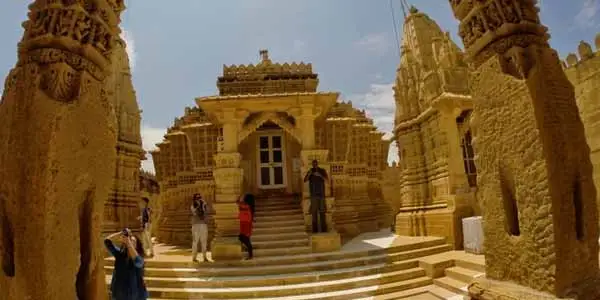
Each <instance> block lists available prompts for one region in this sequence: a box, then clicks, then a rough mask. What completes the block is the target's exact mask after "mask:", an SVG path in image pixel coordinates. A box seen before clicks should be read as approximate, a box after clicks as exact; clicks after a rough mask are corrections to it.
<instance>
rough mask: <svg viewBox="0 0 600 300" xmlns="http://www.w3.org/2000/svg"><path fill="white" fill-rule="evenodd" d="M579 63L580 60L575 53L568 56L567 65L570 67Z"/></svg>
mask: <svg viewBox="0 0 600 300" xmlns="http://www.w3.org/2000/svg"><path fill="white" fill-rule="evenodd" d="M578 62H579V59H578V58H577V55H575V54H574V53H569V55H567V65H568V66H569V67H572V66H574V65H576V64H577V63H578Z"/></svg>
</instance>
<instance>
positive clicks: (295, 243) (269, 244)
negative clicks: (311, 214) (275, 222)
mask: <svg viewBox="0 0 600 300" xmlns="http://www.w3.org/2000/svg"><path fill="white" fill-rule="evenodd" d="M309 243H310V241H309V239H308V236H306V237H304V238H299V239H289V238H287V239H281V240H271V241H256V240H255V239H252V246H253V247H254V249H272V248H289V247H299V246H307V247H308V245H309Z"/></svg>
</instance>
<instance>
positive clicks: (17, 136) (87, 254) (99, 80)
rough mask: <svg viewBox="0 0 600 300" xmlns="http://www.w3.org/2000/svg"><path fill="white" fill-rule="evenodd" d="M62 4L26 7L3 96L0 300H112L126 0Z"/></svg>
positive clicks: (38, 3)
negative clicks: (116, 86)
mask: <svg viewBox="0 0 600 300" xmlns="http://www.w3.org/2000/svg"><path fill="white" fill-rule="evenodd" d="M29 2H31V1H29ZM65 3H67V1H42V0H38V1H35V2H33V3H32V4H31V5H29V14H28V18H29V19H28V20H27V21H26V22H24V23H23V27H24V34H23V38H22V39H21V41H20V42H19V46H18V61H17V64H16V66H15V67H14V68H13V69H12V70H11V71H10V73H9V74H8V76H7V78H6V83H5V88H4V92H3V95H2V99H1V100H0V166H1V167H0V215H1V216H2V217H1V218H0V260H1V261H2V268H0V299H46V300H62V299H107V295H106V285H105V274H104V268H103V257H102V253H103V252H104V251H105V250H104V249H103V248H104V247H103V244H102V235H101V231H102V212H103V209H104V203H105V201H106V199H107V196H108V194H109V191H110V187H111V184H112V180H113V175H114V168H115V157H116V150H115V145H116V142H117V135H116V117H115V112H114V108H113V106H112V103H111V101H110V99H109V98H108V92H107V87H106V85H105V80H106V78H107V77H108V76H110V74H111V73H112V71H111V63H112V58H111V53H112V51H113V50H114V48H115V43H116V40H117V39H118V36H119V22H120V17H119V16H120V14H121V12H122V11H123V10H124V3H123V1H122V0H111V1H107V0H95V1H93V2H90V1H68V5H65ZM88 4H91V5H88Z"/></svg>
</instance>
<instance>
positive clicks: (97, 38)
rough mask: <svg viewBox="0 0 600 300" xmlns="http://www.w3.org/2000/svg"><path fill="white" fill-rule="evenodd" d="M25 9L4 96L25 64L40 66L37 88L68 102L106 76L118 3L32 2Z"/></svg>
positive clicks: (84, 0)
mask: <svg viewBox="0 0 600 300" xmlns="http://www.w3.org/2000/svg"><path fill="white" fill-rule="evenodd" d="M29 9H30V12H29V20H28V21H26V22H24V23H23V27H24V28H25V33H24V35H23V39H22V41H21V43H20V44H19V61H18V63H17V68H15V70H14V71H13V72H12V73H11V74H10V75H9V77H8V78H7V80H6V83H5V90H6V92H7V93H8V92H10V90H11V89H12V88H13V87H14V84H15V82H16V80H15V79H14V78H15V77H14V76H17V75H16V74H18V72H19V71H18V69H19V68H20V67H22V66H24V65H28V64H37V65H38V66H40V67H41V68H40V70H39V71H40V74H39V75H40V81H39V87H40V89H41V90H42V91H44V92H45V93H46V94H47V95H48V96H50V97H51V98H52V99H55V100H57V101H61V102H70V101H73V100H74V99H76V98H77V97H79V96H81V95H82V94H83V93H85V92H86V89H87V87H89V85H90V84H92V83H93V82H101V81H103V80H104V79H105V78H106V76H107V74H108V71H109V69H108V68H109V64H110V56H111V53H112V51H113V49H114V48H115V46H116V43H117V39H118V33H119V32H118V31H119V29H118V23H119V14H120V13H121V11H123V10H124V9H125V6H124V1H123V0H106V1H93V0H45V1H44V0H38V1H36V2H35V3H33V4H32V5H30V7H29ZM13 73H15V74H14V75H13Z"/></svg>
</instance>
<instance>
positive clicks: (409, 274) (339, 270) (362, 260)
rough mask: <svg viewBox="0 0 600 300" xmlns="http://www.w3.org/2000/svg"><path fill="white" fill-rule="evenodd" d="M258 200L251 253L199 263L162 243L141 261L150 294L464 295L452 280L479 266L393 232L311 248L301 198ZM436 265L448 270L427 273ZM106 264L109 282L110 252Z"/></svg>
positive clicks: (439, 241)
mask: <svg viewBox="0 0 600 300" xmlns="http://www.w3.org/2000/svg"><path fill="white" fill-rule="evenodd" d="M261 200H263V199H261ZM256 208H257V211H256V223H255V230H254V234H253V237H252V242H253V244H254V246H255V257H256V258H255V259H254V260H250V261H217V262H213V263H209V262H204V263H200V264H197V263H192V262H191V261H190V254H189V253H190V251H189V249H182V248H176V247H167V246H160V245H159V246H157V248H158V249H157V250H158V251H157V252H158V254H157V256H156V257H155V258H153V259H148V260H146V264H145V280H146V285H147V288H148V291H149V293H150V299H281V300H283V299H289V300H294V299H344V300H346V299H365V300H366V299H381V300H385V299H416V300H430V299H437V300H439V299H462V296H461V295H462V294H463V290H462V287H463V286H464V285H465V284H462V285H461V284H457V285H452V283H453V282H452V281H450V280H457V281H458V280H463V279H466V277H464V276H466V275H470V274H471V273H469V272H470V271H468V270H473V268H475V269H477V268H479V267H480V266H478V265H475V266H472V265H468V262H461V263H458V262H457V263H456V265H454V264H455V261H454V260H453V259H451V258H448V257H447V256H446V255H445V254H446V253H452V252H453V251H451V247H450V246H449V245H448V244H446V242H445V240H444V239H443V238H410V237H398V238H397V240H401V241H396V240H394V238H392V240H394V242H393V243H391V244H390V245H386V246H376V245H374V244H376V243H375V242H374V241H376V240H377V238H374V239H372V240H365V241H362V240H358V243H354V244H352V245H351V243H348V244H347V245H346V246H345V247H344V249H342V250H341V251H336V252H329V253H311V248H310V240H309V236H308V234H307V233H306V232H305V226H304V221H303V220H302V213H301V209H300V204H299V203H298V202H296V201H294V200H293V199H291V198H274V197H272V198H270V199H268V200H266V201H261V202H259V201H257V207H256ZM379 240H381V239H379ZM161 249H162V250H161ZM165 249H166V250H165ZM430 257H433V258H435V259H434V260H427V259H428V258H430ZM439 267H443V268H444V269H446V268H447V271H446V274H445V275H446V276H445V277H441V276H439V274H438V275H437V276H436V275H434V274H433V273H435V272H433V273H432V271H431V270H432V269H435V268H439ZM463 268H464V270H463ZM105 269H106V272H107V280H108V282H110V274H111V273H112V269H113V267H112V262H110V259H109V262H107V263H106V266H105ZM465 270H467V271H465ZM436 277H438V278H436ZM456 287H458V289H457V288H456ZM457 297H460V298H457Z"/></svg>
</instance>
